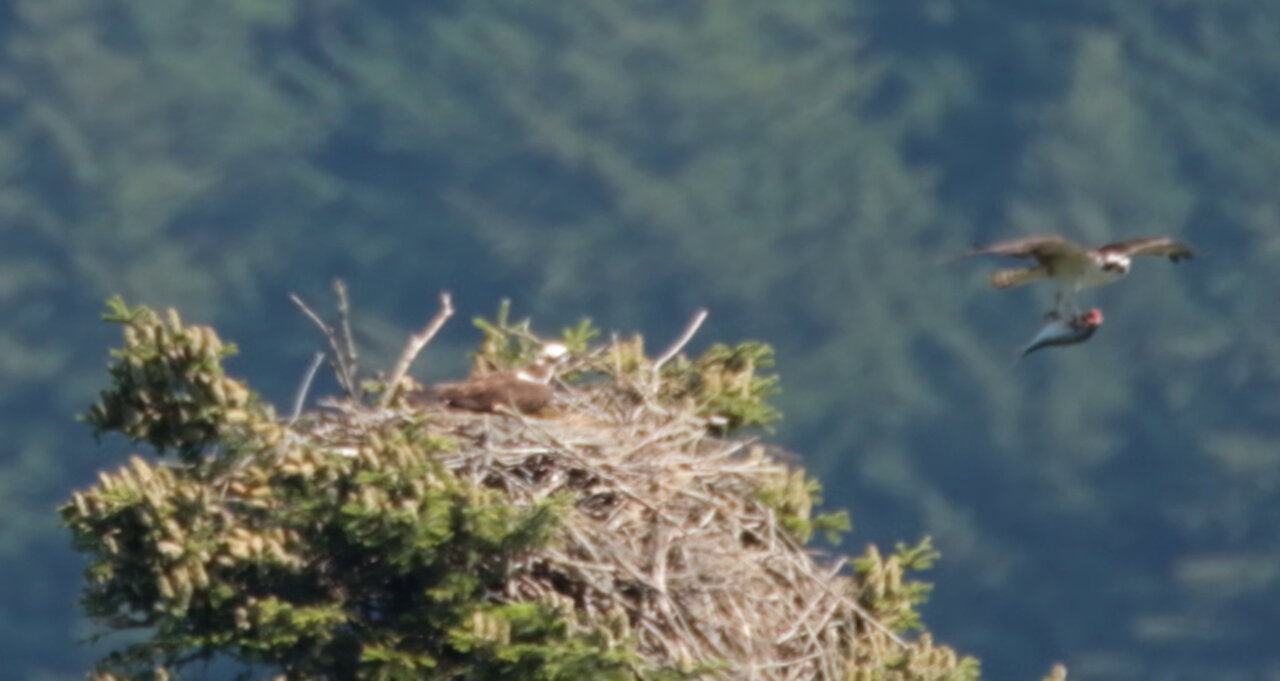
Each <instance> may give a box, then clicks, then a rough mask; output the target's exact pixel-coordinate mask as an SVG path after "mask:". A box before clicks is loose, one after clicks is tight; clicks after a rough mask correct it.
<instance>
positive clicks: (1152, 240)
mask: <svg viewBox="0 0 1280 681" xmlns="http://www.w3.org/2000/svg"><path fill="white" fill-rule="evenodd" d="M1098 252H1099V253H1119V254H1121V255H1126V256H1129V257H1133V256H1135V255H1155V256H1163V257H1166V258H1168V259H1170V260H1172V261H1173V262H1178V261H1179V260H1185V259H1187V258H1190V257H1191V256H1193V255H1195V251H1192V250H1191V249H1190V248H1188V247H1187V246H1186V245H1185V244H1181V243H1178V242H1177V241H1174V240H1173V239H1171V238H1169V237H1167V236H1148V237H1143V238H1141V239H1129V240H1127V241H1117V242H1115V243H1111V244H1107V245H1105V246H1101V247H1099V248H1098Z"/></svg>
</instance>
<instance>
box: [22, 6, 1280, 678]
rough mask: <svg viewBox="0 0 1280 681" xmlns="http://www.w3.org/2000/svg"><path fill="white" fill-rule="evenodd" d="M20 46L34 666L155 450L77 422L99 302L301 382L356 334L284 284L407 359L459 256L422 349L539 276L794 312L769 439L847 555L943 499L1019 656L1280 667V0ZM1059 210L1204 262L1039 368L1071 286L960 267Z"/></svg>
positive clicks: (162, 13)
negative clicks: (122, 499)
mask: <svg viewBox="0 0 1280 681" xmlns="http://www.w3.org/2000/svg"><path fill="white" fill-rule="evenodd" d="M0 51H2V57H0V174H2V176H3V181H2V182H0V298H2V300H3V302H2V303H0V305H3V308H4V318H5V322H4V323H3V324H0V382H2V383H3V386H4V392H3V394H2V396H0V424H2V425H0V428H2V431H0V432H3V433H4V434H5V446H4V447H3V448H2V449H0V470H2V473H0V490H2V492H3V493H2V494H0V504H2V505H3V506H2V507H3V513H0V552H3V568H0V569H2V570H3V579H0V602H2V603H3V604H4V607H3V609H0V641H2V642H3V643H0V653H3V658H4V660H5V666H6V669H9V670H13V671H12V672H11V673H12V674H13V678H30V679H41V680H53V679H71V678H80V677H81V676H82V675H83V673H84V670H85V669H86V667H87V665H88V664H89V662H90V660H92V659H93V658H94V657H95V652H96V649H95V647H94V646H92V645H86V644H82V643H80V641H82V640H83V639H85V638H86V637H88V636H90V635H91V634H93V633H94V632H95V630H94V629H93V628H92V627H91V626H90V625H88V624H87V623H86V622H84V621H83V620H82V619H81V617H80V614H79V609H78V606H77V603H76V601H77V598H78V590H79V585H80V582H81V576H80V573H81V570H82V569H83V567H84V563H83V561H82V559H81V558H80V557H78V556H76V555H75V554H74V553H73V552H72V550H71V548H70V546H69V538H68V535H67V532H66V530H65V528H62V527H60V526H59V523H58V518H57V514H56V510H55V509H56V507H57V506H58V504H60V503H62V501H64V500H65V499H66V498H67V496H68V494H69V493H70V491H71V490H72V489H74V488H77V487H81V486H84V485H86V484H88V483H89V482H90V481H91V480H93V479H94V477H95V476H96V474H97V471H98V470H99V469H101V468H103V467H106V466H109V465H115V464H117V463H119V462H120V461H122V460H123V459H124V457H125V455H127V454H128V453H129V452H130V451H131V448H130V446H129V444H128V443H126V442H123V441H120V440H117V439H111V438H107V439H104V440H103V442H102V443H100V444H95V443H94V441H93V439H92V429H91V428H89V427H88V426H86V425H85V424H82V423H76V422H75V420H74V419H75V415H76V414H77V413H82V412H83V411H84V410H85V409H86V407H87V406H88V405H89V404H91V403H92V402H93V401H94V400H95V399H96V396H97V392H98V390H100V389H101V388H102V387H103V385H104V381H105V372H104V367H105V366H106V363H107V360H108V357H107V350H108V348H110V347H112V345H113V343H114V342H115V341H116V336H115V335H114V334H115V333H116V332H115V331H114V330H113V329H111V328H109V327H106V326H104V325H102V324H101V323H100V322H99V318H100V313H101V310H102V305H103V301H104V300H105V299H106V298H108V297H110V296H112V295H115V294H121V295H123V296H125V297H126V298H128V299H130V300H133V301H138V302H142V303H145V304H148V305H151V306H155V307H164V306H169V305H173V306H177V307H180V308H181V309H182V310H183V314H184V316H185V317H187V318H190V319H197V320H200V321H201V323H211V324H216V325H217V326H218V328H219V330H220V332H221V333H222V335H223V336H224V337H226V338H228V339H230V340H234V341H239V342H241V343H242V345H243V347H244V348H245V352H244V353H243V354H242V355H241V356H239V357H236V358H234V359H232V360H229V361H228V364H227V369H228V372H229V373H231V374H234V375H238V376H251V377H252V378H253V384H254V386H255V387H256V388H257V389H259V390H261V391H262V392H263V395H264V397H266V398H268V399H270V400H272V401H274V402H277V403H280V404H285V403H288V401H289V399H290V396H291V395H292V393H293V391H294V390H295V388H296V387H297V385H298V382H299V380H300V378H301V375H302V373H303V372H304V371H305V369H306V366H307V363H308V361H309V360H310V358H311V355H312V353H313V352H314V351H315V350H317V349H319V345H320V344H321V343H322V341H320V340H319V339H318V338H317V336H316V334H315V332H314V329H313V328H311V326H310V323H309V322H308V321H307V320H306V319H305V318H304V317H302V316H301V315H299V314H298V313H297V311H296V310H295V309H294V308H293V307H292V305H291V304H290V303H289V301H288V298H287V295H288V293H290V292H297V293H299V294H301V295H303V296H304V297H307V298H308V299H323V298H325V297H327V296H329V287H330V285H331V282H332V280H333V279H334V278H335V277H341V278H342V279H344V280H345V281H346V282H347V283H348V285H349V286H350V288H351V291H352V304H353V307H354V317H355V321H356V322H357V326H358V329H357V332H358V335H359V336H360V337H361V340H362V344H363V347H364V348H366V349H367V351H368V353H369V354H370V355H371V356H378V355H379V354H380V356H381V359H382V360H384V361H381V364H382V365H386V364H387V363H388V362H387V361H385V360H386V358H387V357H389V356H391V355H393V354H394V353H395V352H397V350H398V348H399V346H400V345H401V344H402V342H403V338H404V337H405V336H406V335H407V334H408V333H410V332H411V331H412V330H414V329H416V328H418V327H420V326H421V324H422V323H423V321H424V320H425V319H427V318H429V317H430V315H431V314H432V311H433V310H434V308H435V305H436V295H437V293H438V292H439V291H441V290H450V291H452V292H453V293H454V297H455V300H456V302H457V305H458V309H459V314H460V318H461V320H460V321H457V320H456V321H455V323H453V324H451V325H450V326H449V327H447V328H446V329H445V331H444V332H443V333H442V335H441V337H440V338H439V339H438V340H437V341H436V342H435V343H433V345H432V350H431V353H430V356H429V357H428V358H427V359H426V360H425V361H423V362H421V363H419V365H418V366H417V368H416V371H417V374H418V378H419V380H423V381H430V380H439V379H441V378H445V377H454V376H457V375H460V374H461V373H463V372H465V364H464V363H465V356H464V353H465V351H466V350H467V349H470V348H472V347H474V345H475V342H476V339H477V338H478V332H477V331H476V330H475V329H474V328H473V327H471V326H470V325H469V324H467V323H466V322H465V320H466V319H467V318H469V317H471V316H475V315H488V314H491V313H492V311H493V310H494V309H495V308H496V307H497V305H498V301H499V300H500V299H502V298H504V297H508V298H511V299H512V302H513V305H514V308H515V310H516V311H517V313H518V314H521V315H525V314H527V315H532V316H533V317H534V318H535V319H537V320H539V323H540V324H542V325H545V327H546V329H548V330H549V331H551V332H554V331H556V330H558V329H559V328H561V327H562V326H565V325H570V324H573V323H575V322H576V321H577V320H578V319H579V318H581V317H583V316H588V317H590V318H592V319H593V320H594V321H595V323H596V324H597V325H599V326H600V327H602V328H605V329H618V330H619V331H622V332H625V333H629V332H631V331H634V330H644V332H645V333H646V335H647V336H650V337H653V338H668V337H674V336H675V335H677V334H678V333H679V332H680V330H681V328H682V327H683V326H684V324H685V323H686V321H687V320H688V318H689V316H690V314H691V313H692V311H693V310H694V309H696V308H699V307H704V306H705V307H708V308H709V309H710V310H711V317H710V319H709V321H708V322H707V324H706V327H705V328H704V330H703V331H702V332H701V333H700V334H699V336H698V338H697V339H695V340H694V343H693V346H692V347H693V349H695V350H700V349H705V347H706V345H707V344H709V343H711V342H712V341H713V340H715V339H720V338H724V339H740V338H752V339H757V340H760V341H764V342H767V343H770V344H772V345H773V346H774V347H775V348H776V349H777V359H778V362H777V370H778V373H779V374H780V375H781V376H782V390H783V392H782V394H781V395H780V396H779V398H778V400H777V404H778V406H779V407H780V408H781V409H782V411H783V412H784V414H785V418H784V420H783V421H781V422H780V424H779V425H778V428H777V432H776V433H774V434H772V435H770V436H769V437H770V440H771V441H772V442H775V443H777V444H780V445H782V446H784V447H786V448H788V449H791V450H795V451H797V452H800V453H802V455H803V460H804V465H805V466H806V468H808V470H809V471H810V472H811V473H813V474H815V475H817V476H818V477H819V478H820V479H821V480H822V482H823V486H824V489H825V499H826V502H827V505H828V506H830V507H832V508H847V509H849V511H850V514H851V517H852V519H853V523H854V532H853V533H852V535H851V536H850V538H849V539H848V540H847V544H851V545H852V546H848V545H846V547H845V548H848V549H850V550H851V551H853V552H855V553H856V552H857V551H858V550H859V548H860V547H861V546H862V545H863V544H865V543H867V542H876V543H880V544H885V545H892V544H893V542H895V541H899V540H901V541H907V542H915V541H916V540H917V539H919V538H920V537H923V536H931V537H933V541H934V545H935V546H936V547H937V548H938V549H939V550H940V551H941V552H942V558H941V560H940V561H939V563H938V566H937V568H936V569H935V570H933V571H931V572H930V573H928V575H927V577H926V578H927V579H929V580H930V581H932V582H934V584H935V590H934V592H933V594H932V596H931V598H930V601H929V603H928V605H927V606H926V607H925V610H924V617H925V619H926V620H927V621H928V623H929V628H930V630H931V631H932V632H933V633H934V634H935V635H936V636H937V638H938V639H939V640H942V641H946V642H947V643H948V644H952V645H955V646H956V647H957V648H958V649H959V650H960V651H961V652H963V653H965V654H972V655H975V656H976V657H978V658H980V659H981V660H982V665H983V671H984V672H985V673H984V676H986V677H987V678H992V679H1005V678H1009V679H1027V678H1038V676H1039V675H1041V674H1043V672H1044V670H1045V669H1047V668H1048V665H1049V664H1050V663H1052V662H1054V661H1062V662H1064V663H1066V664H1067V665H1068V666H1069V667H1070V669H1071V672H1072V675H1073V677H1077V678H1107V679H1190V678H1197V679H1198V678H1214V679H1222V680H1228V681H1231V680H1246V679H1266V678H1273V677H1275V676H1276V675H1277V674H1280V652H1277V649H1276V647H1275V646H1274V631H1275V630H1276V628H1277V627H1278V626H1280V607H1278V606H1280V539H1277V537H1280V516H1277V514H1276V513H1275V512H1274V510H1273V509H1274V508H1275V506H1276V495H1277V493H1278V489H1280V465H1278V464H1280V452H1277V443H1280V426H1277V425H1276V424H1278V423H1280V399H1278V398H1277V397H1276V396H1277V395H1280V340H1277V339H1278V338H1280V314H1277V313H1276V311H1275V309H1276V305H1277V301H1278V300H1280V287H1278V286H1277V283H1276V282H1277V281H1280V278H1278V277H1277V275H1278V274H1280V272H1277V270H1278V268H1277V266H1276V265H1275V263H1276V261H1277V256H1280V229H1278V228H1277V224H1276V223H1277V222H1280V194H1278V193H1277V192H1276V190H1275V187H1276V185H1277V183H1278V182H1280V125H1277V120H1280V94H1277V93H1280V90H1278V89H1277V88H1276V85H1275V84H1276V83H1277V82H1280V5H1273V4H1268V3H1260V2H1243V1H1241V0H1212V1H1208V2H1189V1H1188V0H1153V1H1151V2H1144V3H1135V2H1126V1H1123V0H1093V1H1088V2H1072V3H1023V2H1015V1H1013V0H974V1H972V2H965V3H961V2H953V1H950V0H920V1H918V2H896V1H893V0H852V1H849V2H834V1H822V0H803V1H801V2H790V3H777V2H762V1H759V0H735V1H733V2H729V1H727V0H722V1H718V2H703V3H691V2H680V1H675V0H595V1H594V2H587V1H584V0H561V1H560V2H556V3H516V2H494V1H492V0H471V2H466V3H463V2H457V1H454V0H438V1H437V2H430V3H421V2H409V1H407V0H384V1H382V2H366V3H357V2H351V1H350V0H235V1H233V2H221V3H195V2H187V1H185V0H171V1H168V2H143V1H141V0H113V1H111V2H98V3H84V2H75V1H72V0H8V1H6V2H2V3H0ZM1043 232H1057V233H1061V234H1063V235H1065V236H1068V237H1070V238H1073V239H1078V240H1080V241H1082V242H1090V243H1094V242H1096V243H1103V242H1106V241H1111V240H1118V239H1124V238H1130V237H1136V236H1142V235H1147V234H1170V235H1172V236H1175V237H1177V238H1179V239H1181V240H1184V241H1187V242H1188V243H1191V244H1192V245H1194V246H1195V247H1196V248H1197V249H1198V251H1199V254H1198V257H1197V258H1195V259H1194V260H1191V261H1190V262H1186V263H1182V264H1179V265H1178V266H1176V267H1174V266H1171V265H1169V264H1168V263H1166V262H1159V261H1156V260H1154V259H1151V260H1146V259H1144V261H1143V262H1139V263H1138V264H1137V265H1136V266H1135V268H1134V271H1133V273H1132V274H1131V275H1130V276H1129V277H1128V278H1127V279H1126V280H1125V281H1124V282H1122V283H1121V284H1117V285H1114V286H1109V287H1105V288H1101V289H1096V290H1090V291H1088V292H1087V293H1085V294H1084V301H1085V302H1086V304H1089V305H1097V306H1099V307H1101V308H1103V309H1104V310H1105V311H1106V315H1107V321H1106V324H1105V325H1104V326H1103V328H1102V329H1101V330H1100V331H1099V332H1098V334H1097V336H1096V337H1095V338H1094V339H1093V340H1091V341H1090V342H1089V343H1088V344H1085V345H1082V346H1077V347H1071V348H1065V349H1060V350H1053V351H1046V352H1043V353H1039V354H1036V355H1034V356H1032V357H1030V358H1028V359H1027V360H1025V361H1024V362H1022V363H1021V364H1020V365H1019V366H1017V367H1016V368H1011V367H1010V358H1011V353H1012V351H1013V348H1014V347H1016V346H1017V345H1018V344H1019V343H1022V342H1024V341H1025V340H1026V339H1027V338H1028V337H1029V336H1030V335H1031V334H1032V333H1033V332H1034V331H1035V330H1036V329H1037V328H1038V327H1039V325H1040V324H1041V320H1040V315H1041V313H1042V312H1043V311H1044V309H1045V308H1046V307H1047V306H1048V304H1049V301H1050V299H1051V293H1050V290H1049V289H1048V288H1043V287H1042V286H1035V287H1028V288H1026V289H1021V290H1018V291H1012V292H1011V291H995V292H993V291H990V290H989V289H988V288H987V284H986V275H987V272H988V270H989V269H990V268H989V267H988V265H991V264H993V263H988V262H976V261H975V262H960V263H952V264H946V265H940V264H939V263H940V262H942V261H943V260H945V259H946V257H947V256H948V255H950V254H952V253H955V252H957V251H960V250H963V249H965V248H967V247H970V246H972V245H974V244H977V243H981V242H985V241H991V240H996V239H1002V238H1006V237H1012V236H1019V235H1025V234H1035V233H1043ZM700 344H701V345H700ZM370 361H371V363H374V360H373V359H371V360H370ZM336 389H337V388H336V386H335V385H334V384H333V383H332V381H321V382H319V383H318V385H317V386H316V390H317V391H318V392H320V393H324V392H334V391H336Z"/></svg>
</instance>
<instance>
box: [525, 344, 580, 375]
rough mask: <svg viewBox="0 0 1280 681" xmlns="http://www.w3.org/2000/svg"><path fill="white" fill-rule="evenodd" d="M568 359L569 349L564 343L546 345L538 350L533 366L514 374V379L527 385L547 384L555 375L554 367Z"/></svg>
mask: <svg viewBox="0 0 1280 681" xmlns="http://www.w3.org/2000/svg"><path fill="white" fill-rule="evenodd" d="M568 358H569V348H568V347H566V346H565V344H564V343H556V342H554V341H553V342H550V343H546V344H544V345H543V346H542V348H541V349H540V350H538V358H537V359H535V360H534V361H533V364H530V365H529V366H527V367H525V368H523V369H520V370H519V371H517V372H516V379H517V380H520V381H526V382H529V383H542V384H546V383H549V382H551V377H552V376H553V375H554V374H555V366H556V365H557V364H559V363H561V362H563V361H564V360H566V359H568Z"/></svg>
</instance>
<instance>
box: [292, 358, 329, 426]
mask: <svg viewBox="0 0 1280 681" xmlns="http://www.w3.org/2000/svg"><path fill="white" fill-rule="evenodd" d="M322 362H324V353H323V352H317V353H316V356H315V357H312V358H311V365H310V366H308V367H307V373H306V374H304V375H303V377H302V384H301V385H299V386H298V393H297V394H296V395H295V396H294V398H293V412H292V413H291V414H289V425H290V426H292V425H293V424H295V423H297V422H298V417H299V416H301V415H302V405H304V404H306V402H307V393H308V392H310V391H311V382H312V381H314V380H315V378H316V371H317V370H319V369H320V364H321V363H322Z"/></svg>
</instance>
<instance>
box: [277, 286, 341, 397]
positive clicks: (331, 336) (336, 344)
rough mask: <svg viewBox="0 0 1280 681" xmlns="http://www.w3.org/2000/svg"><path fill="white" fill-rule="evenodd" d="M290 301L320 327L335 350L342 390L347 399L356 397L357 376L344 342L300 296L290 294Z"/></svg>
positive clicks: (335, 371)
mask: <svg viewBox="0 0 1280 681" xmlns="http://www.w3.org/2000/svg"><path fill="white" fill-rule="evenodd" d="M289 300H292V301H293V304H294V305H297V306H298V308H299V309H301V310H302V313H303V314H305V315H307V316H308V317H310V318H311V321H313V322H315V324H316V326H318V327H320V331H321V332H322V333H324V337H325V338H326V339H328V341H329V347H330V348H331V349H332V350H333V354H334V370H333V373H334V374H335V375H336V376H337V378H338V384H339V385H341V386H342V390H343V392H345V393H346V394H347V397H355V396H356V382H355V374H354V373H352V371H351V368H350V367H348V366H347V363H346V359H345V357H346V353H345V352H343V350H342V341H341V340H339V339H338V335H337V333H336V332H335V331H334V330H333V327H332V326H329V325H328V324H327V323H325V321H324V320H323V319H321V318H320V315H318V314H316V313H315V310H312V309H311V308H310V307H308V306H307V304H306V303H304V302H302V298H300V297H299V296H298V294H296V293H290V294H289Z"/></svg>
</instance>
